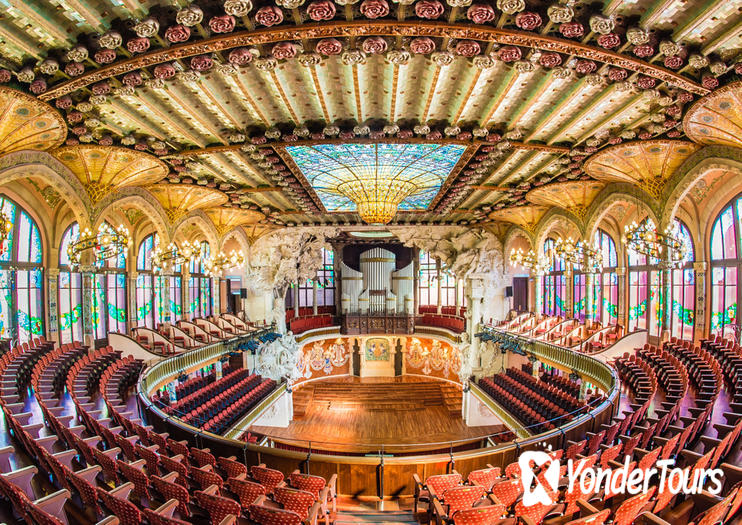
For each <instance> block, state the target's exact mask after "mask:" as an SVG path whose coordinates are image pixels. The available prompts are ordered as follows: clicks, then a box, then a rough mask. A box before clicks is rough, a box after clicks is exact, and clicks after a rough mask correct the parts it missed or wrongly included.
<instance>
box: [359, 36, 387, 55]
mask: <svg viewBox="0 0 742 525" xmlns="http://www.w3.org/2000/svg"><path fill="white" fill-rule="evenodd" d="M361 48H362V49H363V52H364V53H366V54H368V55H381V54H382V53H385V52H386V49H387V43H386V40H384V38H382V37H380V36H370V37H368V38H367V39H366V40H364V41H363V44H361Z"/></svg>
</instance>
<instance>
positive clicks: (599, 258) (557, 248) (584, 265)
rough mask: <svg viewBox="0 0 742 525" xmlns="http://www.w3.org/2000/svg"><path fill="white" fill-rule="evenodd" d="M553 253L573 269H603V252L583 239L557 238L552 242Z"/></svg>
mask: <svg viewBox="0 0 742 525" xmlns="http://www.w3.org/2000/svg"><path fill="white" fill-rule="evenodd" d="M554 253H555V254H556V256H557V257H559V258H560V259H562V260H563V261H564V263H565V265H567V266H571V267H572V268H574V269H575V270H578V271H581V272H587V273H599V272H602V271H603V254H602V253H600V251H598V250H596V249H594V248H591V247H590V246H589V245H588V244H587V243H586V242H584V241H577V242H575V241H574V240H573V239H572V238H571V237H569V238H567V239H566V240H565V239H557V241H556V243H554Z"/></svg>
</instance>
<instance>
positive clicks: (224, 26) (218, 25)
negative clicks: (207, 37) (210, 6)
mask: <svg viewBox="0 0 742 525" xmlns="http://www.w3.org/2000/svg"><path fill="white" fill-rule="evenodd" d="M235 22H236V21H235V19H234V17H233V16H232V15H221V16H215V17H212V18H211V20H209V29H211V31H213V32H214V33H231V32H232V31H234V25H235Z"/></svg>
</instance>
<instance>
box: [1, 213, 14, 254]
mask: <svg viewBox="0 0 742 525" xmlns="http://www.w3.org/2000/svg"><path fill="white" fill-rule="evenodd" d="M12 230H13V223H12V222H10V219H9V218H8V215H7V214H6V213H5V212H4V211H2V210H0V255H5V251H6V250H7V249H8V242H7V241H8V239H9V238H10V232H11V231H12Z"/></svg>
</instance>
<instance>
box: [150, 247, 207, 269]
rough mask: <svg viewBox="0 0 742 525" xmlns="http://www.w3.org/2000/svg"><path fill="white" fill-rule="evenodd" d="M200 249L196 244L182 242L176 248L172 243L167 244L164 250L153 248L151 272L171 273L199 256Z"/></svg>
mask: <svg viewBox="0 0 742 525" xmlns="http://www.w3.org/2000/svg"><path fill="white" fill-rule="evenodd" d="M200 250H201V247H200V246H199V245H198V244H197V243H195V242H194V243H189V242H188V241H184V242H182V243H181V244H180V246H178V245H177V244H175V243H174V242H171V243H170V244H168V246H167V248H165V249H164V250H163V249H161V248H160V247H159V246H155V248H154V249H153V250H152V271H154V272H156V273H172V272H173V270H174V269H175V268H176V267H177V266H180V265H182V264H188V263H189V262H190V261H191V259H193V258H195V257H197V256H199V255H200V253H199V252H200Z"/></svg>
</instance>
